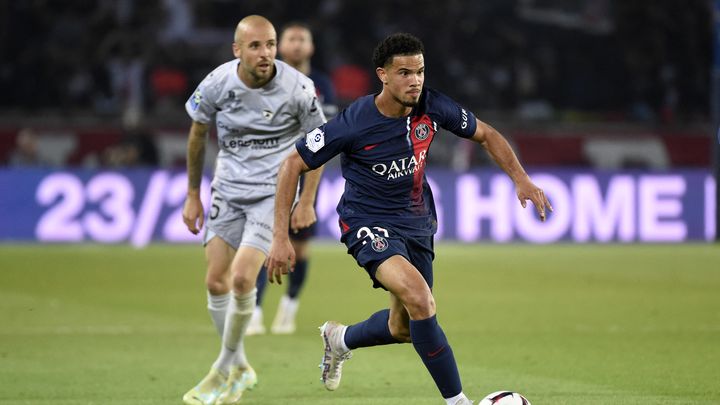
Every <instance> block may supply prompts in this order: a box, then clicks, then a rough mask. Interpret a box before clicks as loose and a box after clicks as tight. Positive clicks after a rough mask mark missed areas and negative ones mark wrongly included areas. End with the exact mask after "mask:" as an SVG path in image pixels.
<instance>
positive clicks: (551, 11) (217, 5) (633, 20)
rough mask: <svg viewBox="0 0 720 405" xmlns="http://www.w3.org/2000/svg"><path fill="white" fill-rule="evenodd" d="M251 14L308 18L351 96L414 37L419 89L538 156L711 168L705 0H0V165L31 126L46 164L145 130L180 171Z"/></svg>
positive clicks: (452, 160) (107, 157) (451, 152)
mask: <svg viewBox="0 0 720 405" xmlns="http://www.w3.org/2000/svg"><path fill="white" fill-rule="evenodd" d="M247 14H262V15H265V16H267V17H268V18H270V19H271V20H272V21H273V22H274V23H275V25H276V27H277V28H278V29H280V27H282V25H283V24H284V23H287V22H289V21H293V20H303V21H306V22H308V23H309V24H310V26H311V27H312V29H313V31H314V35H315V41H316V44H317V47H316V48H317V51H316V56H315V57H314V60H313V61H314V64H315V65H316V67H317V68H319V69H321V70H324V71H326V72H328V73H330V74H331V76H332V77H333V79H334V80H335V81H336V83H335V84H336V87H337V88H338V89H340V90H342V91H339V94H340V96H341V97H342V101H343V103H345V104H347V103H349V102H351V101H352V99H353V98H354V97H355V96H357V95H358V94H363V93H365V92H372V91H376V90H377V89H378V85H377V81H376V80H375V76H374V72H373V68H372V66H371V62H370V59H371V53H372V49H373V47H374V45H375V44H376V43H377V41H378V40H380V39H381V38H383V37H384V36H386V35H387V34H389V33H391V32H395V31H408V32H412V33H414V34H416V35H418V36H419V37H421V39H423V41H424V42H425V44H426V48H427V49H426V65H427V82H426V83H427V85H429V86H432V87H436V88H439V89H442V90H443V91H444V92H445V93H447V94H449V95H451V96H453V97H454V98H456V99H457V100H458V101H460V102H461V103H463V104H464V105H466V106H468V107H470V108H472V109H473V111H475V112H476V113H477V115H478V116H479V117H480V118H481V119H484V120H486V121H488V122H491V123H493V125H494V126H496V127H497V128H498V129H500V130H501V131H502V132H503V133H504V134H505V135H507V136H508V137H509V138H510V140H511V142H512V143H513V144H514V146H515V148H516V150H517V151H518V152H519V154H520V155H521V158H522V159H523V161H524V162H525V163H526V165H528V166H573V167H577V166H592V167H603V168H627V167H632V168H637V167H640V168H653V169H662V168H667V167H709V166H710V165H711V154H710V150H711V149H712V139H713V138H712V133H713V131H712V130H711V122H710V121H711V118H710V116H711V114H710V99H711V91H710V88H711V86H710V67H711V48H712V47H711V40H712V34H711V30H712V13H711V2H710V1H707V0H686V1H682V2H680V1H673V0H662V1H654V2H625V1H620V0H487V1H462V0H446V1H443V2H435V1H430V0H424V1H409V0H391V1H383V2H379V1H378V2H372V3H369V2H367V1H359V0H349V1H340V0H308V1H304V2H303V3H302V7H300V6H299V5H297V3H295V2H291V1H281V0H263V1H259V0H248V1H230V0H157V1H143V0H118V1H114V0H97V1H95V0H65V1H57V0H33V1H3V2H0V32H1V33H2V35H0V55H1V59H2V61H3V63H2V67H1V68H0V88H2V89H3V97H2V98H0V162H2V163H4V164H10V163H11V159H12V156H13V154H14V153H15V152H16V151H17V146H18V134H19V133H20V132H21V131H22V130H23V129H31V130H32V131H33V132H35V135H36V146H37V149H38V154H39V156H40V159H38V162H41V163H42V164H45V165H52V166H62V165H73V166H82V167H97V166H112V165H130V164H135V163H137V162H141V163H143V162H144V164H147V163H148V162H149V161H148V160H142V159H140V160H137V159H129V160H127V159H114V158H113V156H115V155H113V149H112V148H114V147H117V146H118V145H136V146H137V145H140V148H141V149H142V145H143V143H135V141H136V140H138V139H140V138H138V136H137V132H138V131H141V132H143V133H144V134H146V135H147V136H148V137H149V139H150V140H151V141H152V142H151V143H152V144H153V145H154V146H155V147H156V148H157V159H156V162H157V163H156V164H158V165H160V166H163V167H182V166H183V165H184V155H185V138H186V133H187V128H188V127H189V119H188V118H187V116H186V114H185V112H184V109H183V105H184V101H185V99H186V98H187V97H188V96H189V94H190V93H191V92H192V86H195V85H196V84H197V83H198V82H199V81H200V80H202V78H203V77H204V75H205V74H207V72H209V71H210V69H212V68H213V67H215V66H216V65H218V64H220V63H222V62H224V61H226V60H229V59H230V58H232V54H231V51H230V44H231V38H232V32H233V29H234V26H235V24H236V23H237V21H238V20H239V19H240V18H242V17H243V16H245V15H247ZM133 134H135V135H133ZM438 139H439V141H438V143H437V144H436V145H435V146H434V151H433V159H434V160H433V161H431V163H432V164H437V165H446V166H452V167H455V168H456V169H459V170H462V169H465V168H467V167H470V166H475V165H484V164H487V158H486V157H485V156H484V155H483V154H482V153H481V152H480V151H479V150H477V148H474V147H473V145H471V144H468V143H466V142H463V143H462V144H460V145H458V144H456V139H455V138H454V137H440V138H438ZM213 152H214V150H212V149H211V150H210V151H209V155H210V156H212V153H213Z"/></svg>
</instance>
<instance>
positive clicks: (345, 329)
mask: <svg viewBox="0 0 720 405" xmlns="http://www.w3.org/2000/svg"><path fill="white" fill-rule="evenodd" d="M345 332H347V326H344V327H343V330H342V333H341V334H340V348H341V349H342V350H343V353H347V352H349V351H350V348H349V347H347V345H346V344H345Z"/></svg>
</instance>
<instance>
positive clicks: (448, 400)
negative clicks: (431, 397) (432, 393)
mask: <svg viewBox="0 0 720 405" xmlns="http://www.w3.org/2000/svg"><path fill="white" fill-rule="evenodd" d="M463 399H468V397H466V396H465V394H463V393H462V392H460V393H459V394H457V395H455V396H454V397H452V398H445V403H447V405H455V404H457V403H458V401H460V400H463Z"/></svg>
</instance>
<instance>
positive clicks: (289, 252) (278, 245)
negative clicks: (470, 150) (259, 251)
mask: <svg viewBox="0 0 720 405" xmlns="http://www.w3.org/2000/svg"><path fill="white" fill-rule="evenodd" d="M265 268H266V269H267V277H268V281H270V282H271V283H273V282H275V281H277V283H278V284H282V275H283V274H288V273H289V272H291V271H293V270H294V268H295V249H293V247H292V243H290V239H289V238H287V237H286V238H283V239H279V238H273V242H272V245H270V253H269V254H268V257H267V259H265Z"/></svg>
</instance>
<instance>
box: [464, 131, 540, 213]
mask: <svg viewBox="0 0 720 405" xmlns="http://www.w3.org/2000/svg"><path fill="white" fill-rule="evenodd" d="M476 121H477V128H476V129H475V133H474V134H473V136H472V137H471V138H470V139H472V140H473V141H475V142H477V143H479V144H480V145H482V147H483V148H485V150H486V151H487V152H488V154H490V157H492V158H493V160H494V161H495V163H497V165H498V166H500V168H501V169H502V170H503V171H505V173H507V175H508V176H510V178H511V179H512V181H513V183H515V190H516V192H517V197H518V199H519V200H520V204H522V206H523V208H525V207H526V205H527V200H530V201H532V203H533V205H535V209H536V210H537V212H538V215H540V219H541V220H543V221H545V208H546V207H547V209H549V210H550V212H552V210H553V208H552V205H550V201H548V199H547V197H546V196H545V192H543V190H542V189H541V188H539V187H538V186H536V185H535V184H534V183H533V182H532V180H530V176H528V174H527V173H526V172H525V169H523V167H522V165H521V164H520V161H519V160H518V158H517V156H516V155H515V152H513V150H512V148H511V147H510V144H509V143H508V142H507V140H506V139H505V137H503V136H502V135H501V134H500V133H499V132H498V131H497V130H496V129H495V128H493V127H492V126H490V125H488V124H486V123H484V122H482V121H480V120H478V119H476Z"/></svg>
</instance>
